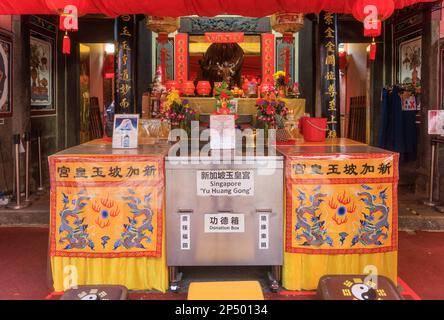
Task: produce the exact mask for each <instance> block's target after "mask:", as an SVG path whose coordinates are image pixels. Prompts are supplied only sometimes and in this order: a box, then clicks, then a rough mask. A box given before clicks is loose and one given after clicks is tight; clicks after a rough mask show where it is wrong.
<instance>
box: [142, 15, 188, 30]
mask: <svg viewBox="0 0 444 320" xmlns="http://www.w3.org/2000/svg"><path fill="white" fill-rule="evenodd" d="M145 17H146V21H145V24H146V27H147V28H148V29H149V30H151V31H153V32H156V33H172V32H175V31H177V29H179V23H180V19H179V18H173V17H158V16H148V15H147V16H145Z"/></svg>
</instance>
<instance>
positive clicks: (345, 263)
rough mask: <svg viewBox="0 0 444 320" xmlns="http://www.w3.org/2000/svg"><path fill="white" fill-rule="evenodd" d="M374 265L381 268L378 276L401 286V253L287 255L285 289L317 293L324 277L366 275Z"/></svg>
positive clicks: (284, 269)
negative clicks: (399, 278) (399, 273)
mask: <svg viewBox="0 0 444 320" xmlns="http://www.w3.org/2000/svg"><path fill="white" fill-rule="evenodd" d="M370 265H373V266H375V267H376V268H377V269H376V270H377V272H378V275H382V276H386V277H388V278H390V279H391V280H392V281H393V282H394V283H395V284H396V283H397V270H398V252H397V251H392V252H385V253H372V254H342V255H325V254H299V253H287V252H285V253H284V267H283V273H282V286H283V287H284V288H286V289H287V290H314V289H316V288H317V286H318V282H319V279H320V278H321V277H322V276H323V275H330V274H364V268H365V267H366V266H370Z"/></svg>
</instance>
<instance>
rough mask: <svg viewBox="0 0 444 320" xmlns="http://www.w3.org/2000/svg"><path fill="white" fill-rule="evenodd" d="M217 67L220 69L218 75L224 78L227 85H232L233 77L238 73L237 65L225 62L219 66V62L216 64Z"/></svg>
mask: <svg viewBox="0 0 444 320" xmlns="http://www.w3.org/2000/svg"><path fill="white" fill-rule="evenodd" d="M216 65H217V67H218V69H219V70H218V71H217V74H218V75H219V76H221V77H222V79H223V81H225V83H231V77H233V76H234V74H235V73H236V72H235V71H234V67H235V64H234V63H228V62H227V61H225V62H224V63H223V64H219V62H216Z"/></svg>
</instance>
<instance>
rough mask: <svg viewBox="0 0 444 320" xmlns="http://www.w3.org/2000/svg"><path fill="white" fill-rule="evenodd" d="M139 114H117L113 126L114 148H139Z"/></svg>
mask: <svg viewBox="0 0 444 320" xmlns="http://www.w3.org/2000/svg"><path fill="white" fill-rule="evenodd" d="M138 127H139V115H138V114H116V115H114V126H113V148H125V149H132V148H137V137H138Z"/></svg>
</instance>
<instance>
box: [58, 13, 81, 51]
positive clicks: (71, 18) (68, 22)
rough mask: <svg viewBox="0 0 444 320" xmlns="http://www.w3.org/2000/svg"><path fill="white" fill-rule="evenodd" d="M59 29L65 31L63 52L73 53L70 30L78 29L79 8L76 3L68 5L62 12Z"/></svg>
mask: <svg viewBox="0 0 444 320" xmlns="http://www.w3.org/2000/svg"><path fill="white" fill-rule="evenodd" d="M59 29H60V30H61V31H65V35H64V36H63V43H62V52H63V54H70V53H71V40H70V39H69V34H68V31H78V30H79V21H78V10H77V7H76V6H74V5H67V6H65V8H64V9H63V12H62V13H61V14H60V20H59Z"/></svg>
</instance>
